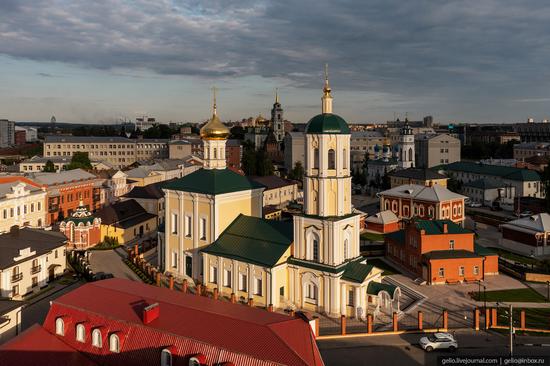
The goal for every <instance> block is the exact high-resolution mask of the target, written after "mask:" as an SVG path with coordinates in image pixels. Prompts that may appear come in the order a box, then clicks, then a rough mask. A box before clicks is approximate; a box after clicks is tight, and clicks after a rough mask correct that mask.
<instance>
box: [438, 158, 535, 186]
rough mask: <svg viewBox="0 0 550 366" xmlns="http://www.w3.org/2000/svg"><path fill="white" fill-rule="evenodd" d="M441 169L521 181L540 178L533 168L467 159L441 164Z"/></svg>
mask: <svg viewBox="0 0 550 366" xmlns="http://www.w3.org/2000/svg"><path fill="white" fill-rule="evenodd" d="M441 169H444V170H447V171H457V172H466V173H475V174H482V175H492V176H495V177H499V178H503V179H510V180H517V181H522V182H528V181H539V180H540V176H539V174H538V173H537V172H535V171H533V170H529V169H521V168H514V167H510V166H501V165H490V164H481V163H473V162H469V161H457V162H454V163H451V164H447V165H444V166H441Z"/></svg>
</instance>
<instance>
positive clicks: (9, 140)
mask: <svg viewBox="0 0 550 366" xmlns="http://www.w3.org/2000/svg"><path fill="white" fill-rule="evenodd" d="M14 144H15V122H13V121H8V120H7V119H0V148H2V147H10V146H13V145H14Z"/></svg>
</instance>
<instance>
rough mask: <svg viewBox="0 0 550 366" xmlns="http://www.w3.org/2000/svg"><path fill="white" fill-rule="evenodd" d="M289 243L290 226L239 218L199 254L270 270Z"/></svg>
mask: <svg viewBox="0 0 550 366" xmlns="http://www.w3.org/2000/svg"><path fill="white" fill-rule="evenodd" d="M292 241H293V224H292V223H291V222H286V221H274V220H267V219H262V218H258V217H251V216H245V215H242V214H241V215H239V216H238V217H237V218H236V219H235V220H234V221H233V222H232V223H231V224H230V225H229V226H228V227H227V229H225V230H224V231H223V233H221V234H220V236H219V237H218V239H217V240H216V241H215V242H213V243H212V244H210V245H209V246H207V247H206V248H205V249H203V250H202V251H203V252H205V253H207V254H213V255H217V256H221V257H225V258H232V259H237V260H239V261H242V262H246V263H252V264H258V265H262V266H267V267H273V266H274V265H275V264H276V263H277V262H278V261H279V259H280V258H281V257H282V255H283V254H284V253H285V252H286V251H287V249H288V248H289V247H290V245H291V244H292Z"/></svg>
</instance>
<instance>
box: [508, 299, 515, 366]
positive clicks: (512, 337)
mask: <svg viewBox="0 0 550 366" xmlns="http://www.w3.org/2000/svg"><path fill="white" fill-rule="evenodd" d="M512 310H513V309H512V304H510V314H509V316H510V357H514V317H513V315H512Z"/></svg>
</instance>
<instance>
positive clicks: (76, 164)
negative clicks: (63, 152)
mask: <svg viewBox="0 0 550 366" xmlns="http://www.w3.org/2000/svg"><path fill="white" fill-rule="evenodd" d="M79 168H80V169H92V163H91V162H90V158H89V157H88V153H87V152H84V151H77V152H75V153H74V154H73V157H72V158H71V163H70V164H69V165H67V170H73V169H79Z"/></svg>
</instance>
